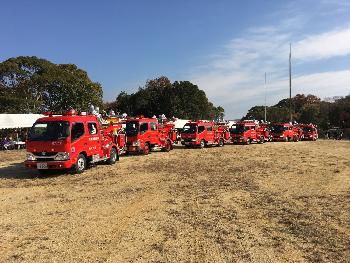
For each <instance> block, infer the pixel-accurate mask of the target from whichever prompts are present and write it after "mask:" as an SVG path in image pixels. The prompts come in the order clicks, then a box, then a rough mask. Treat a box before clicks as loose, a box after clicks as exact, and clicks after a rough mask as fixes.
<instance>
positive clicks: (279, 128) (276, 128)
mask: <svg viewBox="0 0 350 263" xmlns="http://www.w3.org/2000/svg"><path fill="white" fill-rule="evenodd" d="M286 130H288V127H284V126H283V125H274V126H272V127H271V132H273V133H282V132H284V131H286Z"/></svg>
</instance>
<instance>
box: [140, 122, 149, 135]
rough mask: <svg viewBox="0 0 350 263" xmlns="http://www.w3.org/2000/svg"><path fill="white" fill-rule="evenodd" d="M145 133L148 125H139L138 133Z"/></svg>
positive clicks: (145, 123)
mask: <svg viewBox="0 0 350 263" xmlns="http://www.w3.org/2000/svg"><path fill="white" fill-rule="evenodd" d="M146 131H148V123H147V122H144V123H141V125H140V133H141V134H142V133H145V132H146Z"/></svg>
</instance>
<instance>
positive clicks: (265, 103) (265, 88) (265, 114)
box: [264, 72, 266, 123]
mask: <svg viewBox="0 0 350 263" xmlns="http://www.w3.org/2000/svg"><path fill="white" fill-rule="evenodd" d="M264 116H265V118H264V122H265V123H266V72H265V115H264Z"/></svg>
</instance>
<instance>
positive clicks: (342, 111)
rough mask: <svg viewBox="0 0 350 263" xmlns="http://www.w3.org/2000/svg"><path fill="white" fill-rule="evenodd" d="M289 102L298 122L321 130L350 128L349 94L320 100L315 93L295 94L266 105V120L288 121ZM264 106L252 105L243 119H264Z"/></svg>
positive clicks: (293, 116) (293, 117)
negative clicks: (313, 125)
mask: <svg viewBox="0 0 350 263" xmlns="http://www.w3.org/2000/svg"><path fill="white" fill-rule="evenodd" d="M290 104H291V109H292V119H293V120H295V121H297V122H299V123H314V124H317V125H318V126H319V127H320V128H321V129H322V130H327V129H329V128H331V127H340V128H350V95H348V96H345V97H340V98H339V97H338V98H334V99H331V100H321V99H320V98H319V97H317V96H315V95H311V94H309V95H304V94H297V95H296V96H294V97H292V98H291V100H290V99H283V100H281V101H279V102H278V103H277V104H276V105H273V106H270V107H267V121H269V122H289V121H290ZM264 108H265V107H264V106H254V107H252V108H250V109H249V110H248V113H247V114H246V116H245V117H244V119H257V120H263V119H264Z"/></svg>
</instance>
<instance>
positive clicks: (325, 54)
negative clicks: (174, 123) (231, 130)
mask: <svg viewBox="0 0 350 263" xmlns="http://www.w3.org/2000/svg"><path fill="white" fill-rule="evenodd" d="M302 20H303V18H302ZM293 21H294V22H295V23H294V24H296V25H297V26H296V28H293V27H292V26H291V25H292V24H293V23H290V21H289V19H288V20H286V21H281V22H280V23H279V25H278V26H276V25H275V26H264V27H255V28H251V29H248V30H246V31H245V33H244V34H243V35H242V36H240V37H236V38H234V39H232V40H231V41H229V42H228V43H227V44H226V45H224V46H223V48H222V50H221V52H219V53H217V54H212V55H211V56H210V58H209V59H208V61H206V62H205V63H203V64H204V65H200V66H199V67H198V69H197V72H194V73H193V74H192V77H191V80H192V81H193V82H194V83H196V84H198V86H199V87H200V88H201V89H204V90H205V91H206V93H207V95H208V97H209V98H210V100H212V101H213V102H215V104H217V105H222V106H223V107H224V108H225V110H226V115H227V117H228V118H237V117H241V116H242V115H244V114H245V113H246V112H247V110H248V109H249V108H250V107H252V106H254V105H263V103H264V97H265V89H264V72H267V74H268V91H267V98H268V99H267V100H268V104H269V105H272V104H275V103H276V102H278V100H280V99H282V98H286V97H287V96H288V94H289V91H288V56H289V42H290V40H291V39H294V40H297V41H296V42H295V44H294V45H293V47H292V49H293V50H292V52H293V61H295V60H297V61H298V66H300V65H302V66H303V65H307V63H308V62H310V61H318V60H321V59H328V58H332V57H338V56H346V55H349V54H350V45H349V43H350V27H348V28H343V29H337V30H331V31H328V32H323V33H321V34H318V35H311V36H306V37H304V38H300V34H299V29H300V25H301V23H302V22H300V21H299V22H298V20H297V18H293ZM298 38H299V39H298ZM296 93H306V94H308V93H311V94H314V95H317V96H319V97H321V98H324V97H329V96H335V95H347V94H348V93H350V70H343V71H332V69H329V72H323V73H318V72H316V73H315V72H314V73H311V74H302V75H299V76H293V94H296Z"/></svg>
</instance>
